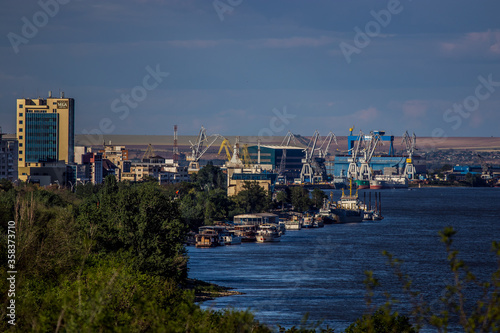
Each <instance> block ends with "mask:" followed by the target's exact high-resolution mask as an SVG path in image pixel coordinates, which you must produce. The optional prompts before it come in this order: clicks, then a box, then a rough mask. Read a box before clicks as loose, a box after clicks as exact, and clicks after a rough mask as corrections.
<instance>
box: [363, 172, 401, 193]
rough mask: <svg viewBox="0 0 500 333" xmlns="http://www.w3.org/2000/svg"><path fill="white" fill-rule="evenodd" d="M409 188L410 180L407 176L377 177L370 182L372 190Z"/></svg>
mask: <svg viewBox="0 0 500 333" xmlns="http://www.w3.org/2000/svg"><path fill="white" fill-rule="evenodd" d="M384 188H408V178H406V177H405V175H377V176H375V178H374V179H372V180H371V181H370V189H372V190H380V189H384Z"/></svg>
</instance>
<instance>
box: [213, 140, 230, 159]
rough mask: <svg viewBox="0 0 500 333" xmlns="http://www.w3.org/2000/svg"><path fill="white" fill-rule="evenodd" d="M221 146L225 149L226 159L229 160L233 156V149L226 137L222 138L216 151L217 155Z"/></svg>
mask: <svg viewBox="0 0 500 333" xmlns="http://www.w3.org/2000/svg"><path fill="white" fill-rule="evenodd" d="M223 148H224V149H225V151H226V157H227V160H228V161H230V160H231V156H233V149H232V148H231V144H230V143H229V140H228V139H226V138H224V140H222V143H221V145H220V148H219V152H218V153H217V155H220V153H221V151H222V149H223Z"/></svg>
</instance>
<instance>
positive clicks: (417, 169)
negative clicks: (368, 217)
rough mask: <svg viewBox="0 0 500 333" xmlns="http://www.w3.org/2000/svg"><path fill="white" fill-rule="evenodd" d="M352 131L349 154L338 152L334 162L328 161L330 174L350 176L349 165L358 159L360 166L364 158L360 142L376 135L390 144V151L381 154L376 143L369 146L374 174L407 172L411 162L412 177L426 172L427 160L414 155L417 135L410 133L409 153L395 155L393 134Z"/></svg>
mask: <svg viewBox="0 0 500 333" xmlns="http://www.w3.org/2000/svg"><path fill="white" fill-rule="evenodd" d="M352 131H353V128H351V129H350V133H349V136H348V137H347V148H348V152H349V154H347V155H346V154H338V155H336V156H335V160H334V162H333V161H330V162H327V163H326V170H327V173H328V174H329V175H333V176H334V177H335V178H340V179H342V178H347V177H349V176H350V175H349V166H350V165H351V164H352V162H353V160H354V159H356V163H357V164H358V168H359V167H360V164H361V163H360V162H361V160H363V159H364V157H363V156H360V155H361V151H360V150H361V149H360V144H362V143H364V142H370V141H371V140H372V138H375V136H376V137H377V138H376V139H377V141H378V142H379V143H380V144H382V145H385V144H388V145H389V146H388V148H387V149H388V152H387V153H385V154H381V153H380V152H377V153H376V145H375V146H373V147H371V148H369V149H372V151H370V152H368V155H369V157H368V160H367V161H366V162H367V163H368V164H369V166H370V169H371V172H372V176H374V175H398V174H405V170H406V171H407V170H408V168H407V167H408V166H409V164H411V168H412V170H411V173H412V175H411V178H412V177H414V175H413V174H425V173H426V164H425V161H424V160H422V159H421V158H420V156H416V155H413V151H414V149H415V140H416V139H415V135H413V139H412V138H411V137H410V136H409V135H408V144H407V147H406V149H407V152H408V154H409V155H395V150H394V136H393V135H385V132H383V131H373V132H370V134H369V135H364V134H363V133H362V132H360V134H359V135H353V134H352ZM406 134H407V133H406ZM365 149H366V147H365ZM356 154H358V156H359V158H356ZM410 155H411V158H410Z"/></svg>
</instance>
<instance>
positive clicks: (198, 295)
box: [183, 278, 245, 303]
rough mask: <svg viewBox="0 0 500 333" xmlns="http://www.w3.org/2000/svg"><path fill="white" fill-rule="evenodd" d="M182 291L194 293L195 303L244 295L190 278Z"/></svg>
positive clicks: (231, 289)
mask: <svg viewBox="0 0 500 333" xmlns="http://www.w3.org/2000/svg"><path fill="white" fill-rule="evenodd" d="M183 289H185V290H193V291H194V301H195V303H200V302H205V301H211V300H214V299H216V298H218V297H226V296H234V295H244V294H245V293H242V292H240V291H237V290H234V288H230V287H224V286H220V285H217V284H215V283H210V282H205V281H202V280H197V279H191V278H188V279H187V281H186V286H185V287H184V288H183Z"/></svg>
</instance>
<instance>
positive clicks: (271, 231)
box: [256, 224, 280, 243]
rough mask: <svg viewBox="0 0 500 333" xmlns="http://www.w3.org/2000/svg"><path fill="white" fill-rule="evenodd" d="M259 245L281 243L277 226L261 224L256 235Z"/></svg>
mask: <svg viewBox="0 0 500 333" xmlns="http://www.w3.org/2000/svg"><path fill="white" fill-rule="evenodd" d="M256 239H257V243H268V242H279V241H280V234H279V231H278V229H277V227H276V225H271V224H261V225H260V226H259V230H257V235H256Z"/></svg>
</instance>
